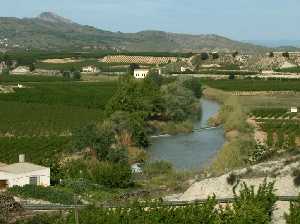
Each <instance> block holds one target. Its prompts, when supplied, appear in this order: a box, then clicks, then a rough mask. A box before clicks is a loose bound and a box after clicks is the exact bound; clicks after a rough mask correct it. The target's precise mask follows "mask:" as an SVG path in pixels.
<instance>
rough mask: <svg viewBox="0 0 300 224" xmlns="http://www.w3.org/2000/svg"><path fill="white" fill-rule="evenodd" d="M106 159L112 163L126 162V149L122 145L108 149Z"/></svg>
mask: <svg viewBox="0 0 300 224" xmlns="http://www.w3.org/2000/svg"><path fill="white" fill-rule="evenodd" d="M107 160H108V161H109V162H112V163H128V150H127V149H126V148H124V147H117V148H113V149H110V150H109V151H108V154H107Z"/></svg>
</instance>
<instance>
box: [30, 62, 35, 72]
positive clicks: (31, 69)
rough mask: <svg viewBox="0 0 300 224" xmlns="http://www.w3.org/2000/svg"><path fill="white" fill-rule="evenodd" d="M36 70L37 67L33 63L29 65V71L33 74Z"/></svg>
mask: <svg viewBox="0 0 300 224" xmlns="http://www.w3.org/2000/svg"><path fill="white" fill-rule="evenodd" d="M34 70H35V65H34V64H33V63H31V64H30V65H29V71H31V72H33V71H34Z"/></svg>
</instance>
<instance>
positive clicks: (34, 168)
mask: <svg viewBox="0 0 300 224" xmlns="http://www.w3.org/2000/svg"><path fill="white" fill-rule="evenodd" d="M28 184H31V185H40V186H45V187H47V186H50V168H48V167H43V166H39V165H35V164H32V163H27V162H25V155H19V162H18V163H14V164H10V165H7V164H4V163H0V190H5V189H7V188H10V187H13V186H21V187H22V186H25V185H28Z"/></svg>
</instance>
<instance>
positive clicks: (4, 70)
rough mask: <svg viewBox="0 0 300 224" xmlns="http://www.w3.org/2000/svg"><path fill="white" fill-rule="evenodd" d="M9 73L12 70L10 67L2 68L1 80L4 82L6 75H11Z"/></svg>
mask: <svg viewBox="0 0 300 224" xmlns="http://www.w3.org/2000/svg"><path fill="white" fill-rule="evenodd" d="M9 74H10V72H9V69H8V68H4V69H2V72H1V76H0V82H2V80H3V77H4V76H5V77H7V76H9Z"/></svg>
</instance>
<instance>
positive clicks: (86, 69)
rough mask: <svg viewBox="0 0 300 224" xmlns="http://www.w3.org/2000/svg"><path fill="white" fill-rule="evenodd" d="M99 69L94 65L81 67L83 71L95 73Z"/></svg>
mask: <svg viewBox="0 0 300 224" xmlns="http://www.w3.org/2000/svg"><path fill="white" fill-rule="evenodd" d="M98 71H99V70H98V68H97V67H96V66H91V65H90V66H86V67H83V68H82V72H83V73H97V72H98Z"/></svg>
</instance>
